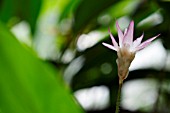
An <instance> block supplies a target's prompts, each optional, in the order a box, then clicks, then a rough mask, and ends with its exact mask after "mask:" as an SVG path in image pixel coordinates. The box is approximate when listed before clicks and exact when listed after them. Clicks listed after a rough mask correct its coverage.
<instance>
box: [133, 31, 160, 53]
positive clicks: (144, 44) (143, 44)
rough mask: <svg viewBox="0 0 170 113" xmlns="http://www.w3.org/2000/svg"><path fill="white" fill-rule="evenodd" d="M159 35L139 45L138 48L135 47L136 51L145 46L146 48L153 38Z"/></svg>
mask: <svg viewBox="0 0 170 113" xmlns="http://www.w3.org/2000/svg"><path fill="white" fill-rule="evenodd" d="M159 35H160V34H158V35H157V36H155V37H153V38H150V39H148V40H146V41H144V42H143V43H141V44H140V45H139V46H138V47H136V51H139V50H141V49H143V48H145V47H146V46H148V45H149V44H150V43H151V42H152V41H153V40H154V39H155V38H157V37H158V36H159Z"/></svg>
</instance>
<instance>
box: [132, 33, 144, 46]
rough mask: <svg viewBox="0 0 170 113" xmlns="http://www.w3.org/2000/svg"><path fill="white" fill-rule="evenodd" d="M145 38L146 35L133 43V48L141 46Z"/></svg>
mask: <svg viewBox="0 0 170 113" xmlns="http://www.w3.org/2000/svg"><path fill="white" fill-rule="evenodd" d="M143 36H144V33H143V34H142V35H141V36H140V37H139V38H137V39H136V40H135V41H134V42H133V48H136V47H137V46H139V45H140V44H141V41H142V39H143Z"/></svg>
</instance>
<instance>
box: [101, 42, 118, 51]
mask: <svg viewBox="0 0 170 113" xmlns="http://www.w3.org/2000/svg"><path fill="white" fill-rule="evenodd" d="M102 44H103V45H104V46H106V47H108V48H109V49H112V50H114V51H117V49H116V48H115V47H114V46H112V45H110V44H106V43H104V42H103V43H102Z"/></svg>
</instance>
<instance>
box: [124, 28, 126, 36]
mask: <svg viewBox="0 0 170 113" xmlns="http://www.w3.org/2000/svg"><path fill="white" fill-rule="evenodd" d="M126 33H127V28H126V29H125V31H124V36H125V35H126Z"/></svg>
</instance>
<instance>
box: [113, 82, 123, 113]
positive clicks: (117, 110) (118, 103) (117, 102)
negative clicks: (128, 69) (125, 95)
mask: <svg viewBox="0 0 170 113" xmlns="http://www.w3.org/2000/svg"><path fill="white" fill-rule="evenodd" d="M122 84H123V83H119V89H118V94H117V101H116V111H115V113H119V106H120V97H121V89H122Z"/></svg>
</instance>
